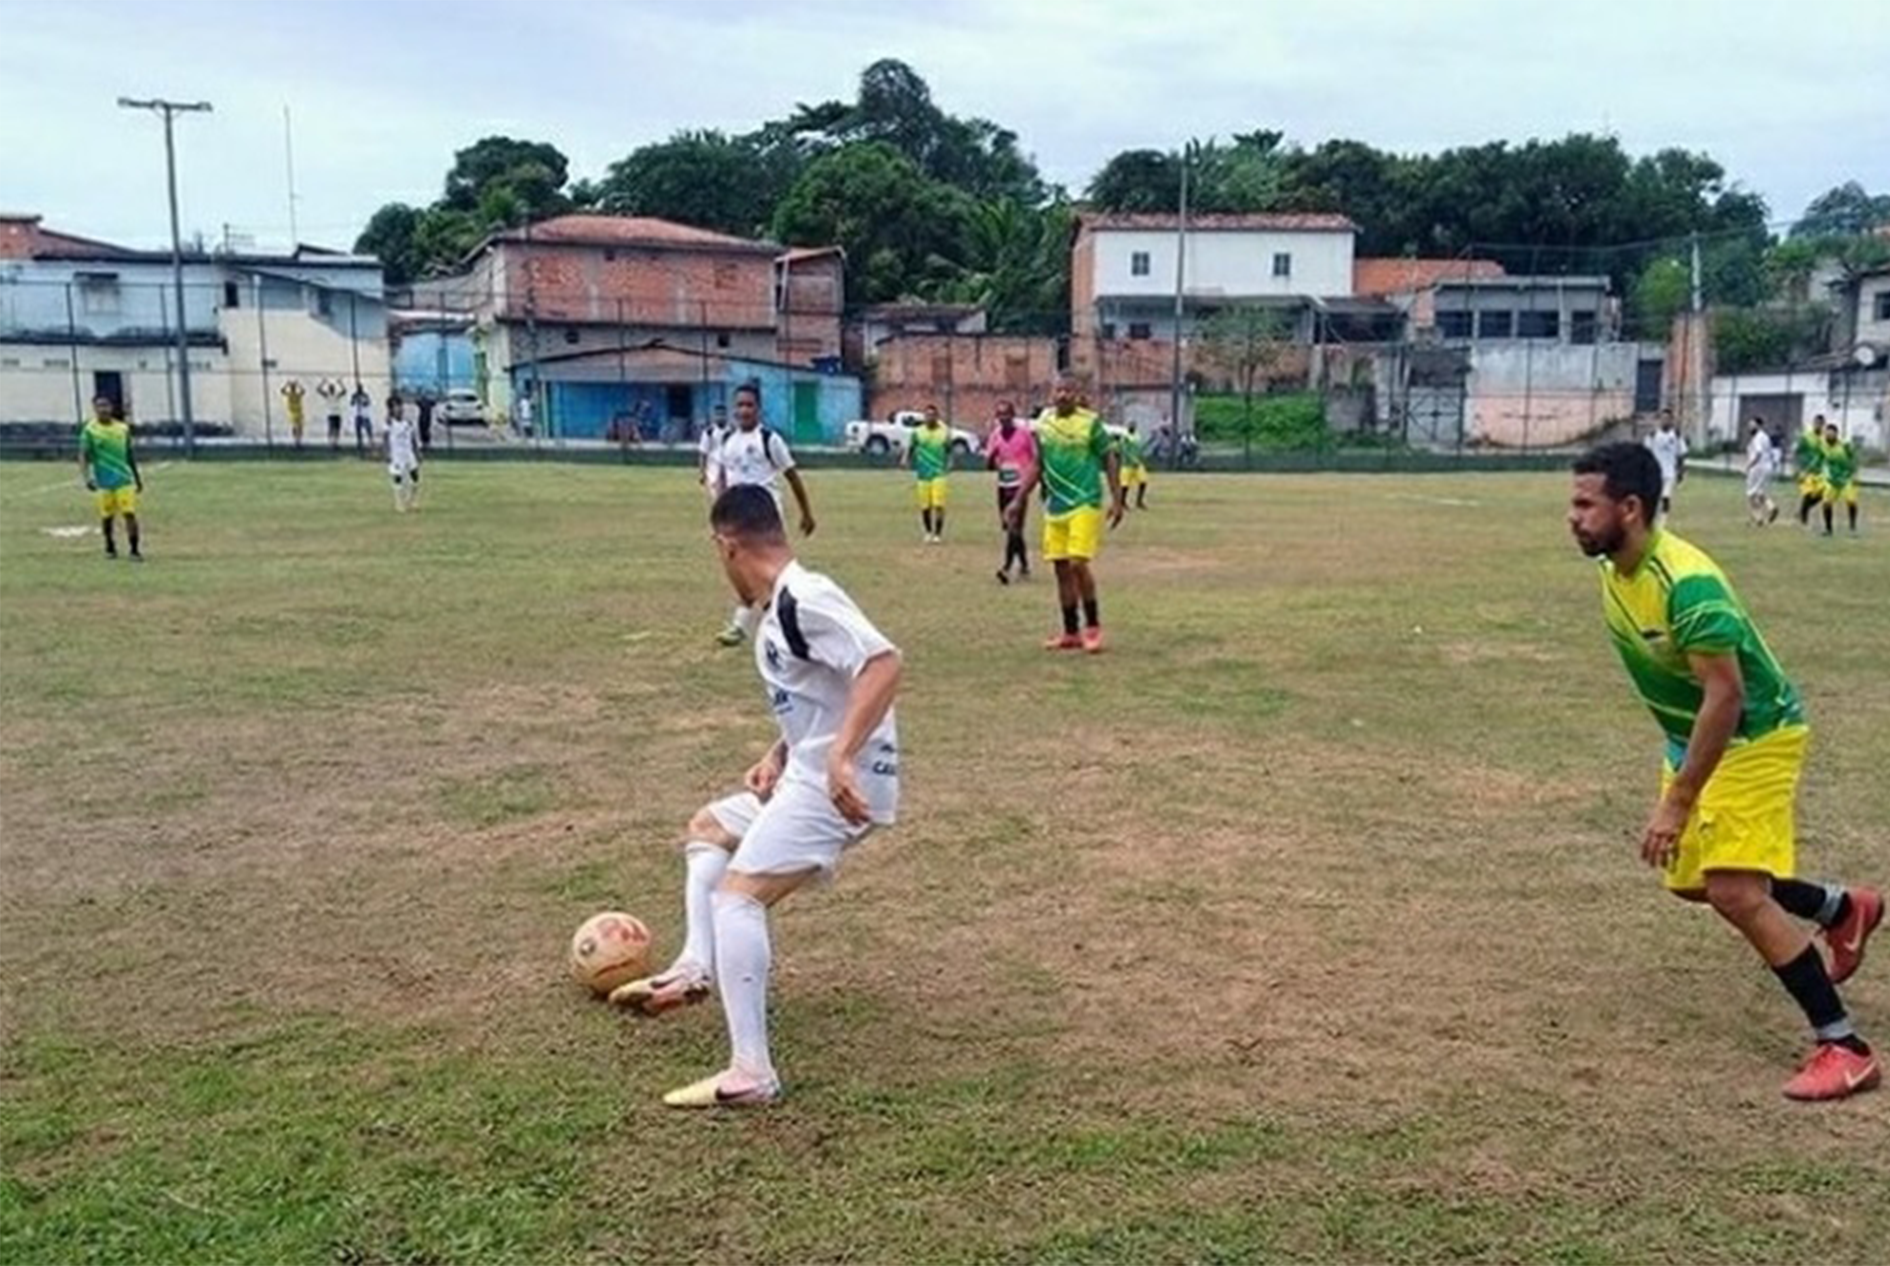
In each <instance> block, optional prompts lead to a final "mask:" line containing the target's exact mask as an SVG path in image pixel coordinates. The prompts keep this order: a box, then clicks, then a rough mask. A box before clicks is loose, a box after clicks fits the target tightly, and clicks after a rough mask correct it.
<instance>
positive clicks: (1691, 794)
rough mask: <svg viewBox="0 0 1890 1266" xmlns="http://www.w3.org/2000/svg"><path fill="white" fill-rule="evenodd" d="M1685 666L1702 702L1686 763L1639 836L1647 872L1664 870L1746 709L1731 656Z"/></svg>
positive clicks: (1692, 660)
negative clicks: (1701, 694)
mask: <svg viewBox="0 0 1890 1266" xmlns="http://www.w3.org/2000/svg"><path fill="white" fill-rule="evenodd" d="M1687 663H1688V665H1689V666H1690V667H1691V668H1692V669H1693V673H1694V675H1695V676H1696V677H1698V678H1699V680H1700V684H1701V686H1702V687H1703V689H1704V690H1705V696H1706V697H1705V699H1704V701H1703V702H1702V703H1701V704H1700V714H1699V717H1698V718H1697V719H1696V720H1695V721H1694V723H1693V732H1692V734H1691V735H1689V736H1688V738H1687V758H1686V761H1685V763H1684V764H1682V765H1681V766H1680V769H1679V770H1678V771H1677V772H1676V773H1675V775H1674V779H1673V783H1672V785H1671V786H1669V787H1668V788H1667V791H1666V793H1665V794H1664V795H1662V796H1661V798H1660V803H1659V804H1658V805H1656V806H1655V808H1654V814H1653V817H1651V818H1650V819H1649V820H1648V823H1647V830H1646V832H1645V833H1644V834H1643V835H1642V838H1641V859H1642V860H1643V861H1645V862H1646V863H1647V864H1648V865H1649V866H1665V865H1667V864H1668V862H1670V861H1671V860H1672V859H1673V857H1674V855H1675V854H1676V853H1677V852H1678V851H1679V848H1680V836H1681V834H1682V833H1683V832H1684V831H1685V830H1686V828H1687V820H1688V819H1689V818H1691V817H1692V816H1693V807H1694V805H1696V804H1698V803H1699V799H1700V792H1701V791H1703V790H1704V789H1705V787H1706V784H1707V781H1708V780H1709V779H1711V778H1712V776H1713V771H1714V770H1715V769H1718V768H1719V761H1720V758H1721V757H1722V756H1724V755H1725V754H1726V745H1727V744H1728V743H1730V742H1731V741H1732V736H1733V732H1734V731H1735V730H1737V729H1738V728H1739V714H1740V711H1741V710H1742V709H1743V708H1744V707H1745V703H1746V685H1745V679H1744V678H1743V677H1742V676H1741V675H1740V672H1739V659H1738V657H1737V656H1734V655H1730V654H1726V655H1704V654H1695V655H1689V656H1687Z"/></svg>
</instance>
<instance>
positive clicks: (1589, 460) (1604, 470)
mask: <svg viewBox="0 0 1890 1266" xmlns="http://www.w3.org/2000/svg"><path fill="white" fill-rule="evenodd" d="M1575 473H1576V474H1578V475H1600V476H1601V486H1602V491H1604V492H1606V493H1607V494H1608V499H1609V500H1610V501H1626V500H1627V499H1628V498H1629V497H1638V498H1639V499H1640V502H1641V517H1642V518H1643V519H1645V520H1646V521H1647V522H1648V523H1649V524H1650V525H1651V524H1652V523H1653V521H1654V515H1655V514H1656V513H1658V512H1659V510H1660V490H1661V487H1662V485H1663V482H1664V481H1663V480H1662V478H1661V474H1660V463H1659V462H1658V461H1656V460H1655V458H1654V455H1653V454H1652V453H1650V452H1648V451H1647V446H1646V445H1644V444H1635V443H1631V442H1628V441H1622V442H1620V443H1616V444H1602V445H1600V446H1599V447H1596V448H1591V449H1589V450H1588V451H1587V452H1586V453H1583V454H1582V455H1581V456H1580V457H1578V458H1576V459H1575Z"/></svg>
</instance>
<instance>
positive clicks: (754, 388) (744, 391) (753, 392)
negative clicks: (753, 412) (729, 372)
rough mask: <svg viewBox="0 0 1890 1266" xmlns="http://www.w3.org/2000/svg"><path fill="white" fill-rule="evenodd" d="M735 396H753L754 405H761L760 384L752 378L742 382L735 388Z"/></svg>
mask: <svg viewBox="0 0 1890 1266" xmlns="http://www.w3.org/2000/svg"><path fill="white" fill-rule="evenodd" d="M735 395H737V396H741V395H748V396H753V397H754V398H755V403H756V404H760V403H761V383H760V382H759V381H758V380H757V379H754V378H750V379H747V380H746V381H744V382H742V383H741V384H740V385H738V386H737V387H736V388H735Z"/></svg>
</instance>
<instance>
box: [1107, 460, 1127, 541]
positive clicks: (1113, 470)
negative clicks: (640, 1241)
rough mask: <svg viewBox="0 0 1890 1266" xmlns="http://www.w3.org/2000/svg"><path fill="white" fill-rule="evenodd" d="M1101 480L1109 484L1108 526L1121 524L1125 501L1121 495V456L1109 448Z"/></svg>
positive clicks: (1125, 506) (1125, 505)
mask: <svg viewBox="0 0 1890 1266" xmlns="http://www.w3.org/2000/svg"><path fill="white" fill-rule="evenodd" d="M1103 478H1104V479H1105V480H1107V481H1108V483H1109V526H1110V527H1112V528H1113V527H1115V526H1116V524H1118V523H1120V522H1122V513H1123V511H1124V510H1125V509H1126V508H1127V504H1128V503H1127V499H1126V498H1125V497H1124V496H1123V493H1122V456H1121V454H1119V453H1117V452H1116V450H1115V448H1114V447H1111V448H1110V450H1109V452H1108V454H1107V455H1105V456H1104V458H1103Z"/></svg>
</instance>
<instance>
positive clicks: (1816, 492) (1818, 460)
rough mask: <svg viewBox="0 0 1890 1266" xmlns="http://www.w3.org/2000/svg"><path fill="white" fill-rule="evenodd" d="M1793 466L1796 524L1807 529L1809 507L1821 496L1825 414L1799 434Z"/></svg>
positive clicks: (1809, 524) (1793, 451)
mask: <svg viewBox="0 0 1890 1266" xmlns="http://www.w3.org/2000/svg"><path fill="white" fill-rule="evenodd" d="M1792 465H1793V466H1795V467H1796V468H1797V470H1798V522H1799V523H1800V525H1802V526H1804V527H1810V526H1811V510H1812V507H1813V506H1816V505H1817V504H1818V502H1819V501H1820V500H1822V499H1823V497H1824V414H1822V413H1820V414H1819V415H1818V416H1817V417H1815V418H1813V419H1812V420H1811V425H1810V426H1808V427H1806V428H1805V429H1804V430H1802V431H1800V432H1799V433H1798V443H1797V444H1796V445H1794V446H1793V448H1792Z"/></svg>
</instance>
